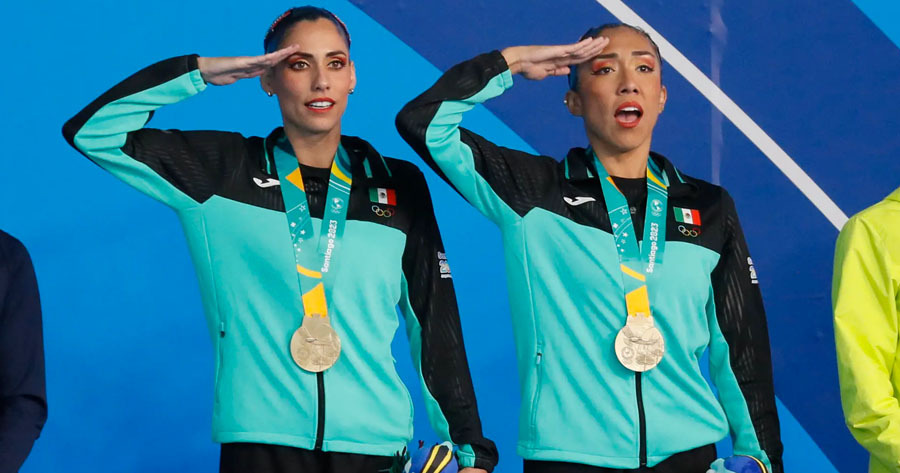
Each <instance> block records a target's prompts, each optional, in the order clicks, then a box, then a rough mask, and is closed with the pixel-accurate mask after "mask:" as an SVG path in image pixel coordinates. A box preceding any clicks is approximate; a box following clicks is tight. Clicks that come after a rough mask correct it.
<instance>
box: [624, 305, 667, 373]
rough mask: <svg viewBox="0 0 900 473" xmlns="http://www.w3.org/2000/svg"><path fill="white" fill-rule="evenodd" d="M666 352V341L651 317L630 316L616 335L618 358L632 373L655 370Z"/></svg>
mask: <svg viewBox="0 0 900 473" xmlns="http://www.w3.org/2000/svg"><path fill="white" fill-rule="evenodd" d="M665 352H666V343H665V340H663V336H662V333H661V332H660V331H659V329H658V328H656V326H655V325H654V324H653V319H652V318H650V317H645V316H644V315H637V316H629V317H628V322H626V324H625V327H623V328H622V330H620V331H619V334H618V335H616V356H617V357H618V358H619V362H621V363H622V365H624V366H625V367H626V368H628V369H630V370H631V371H635V372H638V373H643V372H644V371H648V370H651V369H653V368H655V367H656V365H658V364H659V362H660V361H661V360H662V357H663V354H665Z"/></svg>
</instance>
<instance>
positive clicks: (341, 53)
mask: <svg viewBox="0 0 900 473" xmlns="http://www.w3.org/2000/svg"><path fill="white" fill-rule="evenodd" d="M347 55H348V54H347V52H346V51H329V52H327V53H325V57H334V56H347ZM291 56H300V57H302V58H304V59H313V58H314V57H315V56H313V55H312V54H310V53H304V52H296V53H294V54H291Z"/></svg>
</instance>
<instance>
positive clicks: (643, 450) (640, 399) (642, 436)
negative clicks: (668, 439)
mask: <svg viewBox="0 0 900 473" xmlns="http://www.w3.org/2000/svg"><path fill="white" fill-rule="evenodd" d="M634 386H635V393H636V395H637V396H636V397H637V407H638V442H639V443H640V447H639V451H640V453H639V455H640V460H641V468H643V467H645V466H647V419H646V418H645V417H644V394H643V391H642V390H641V373H635V376H634Z"/></svg>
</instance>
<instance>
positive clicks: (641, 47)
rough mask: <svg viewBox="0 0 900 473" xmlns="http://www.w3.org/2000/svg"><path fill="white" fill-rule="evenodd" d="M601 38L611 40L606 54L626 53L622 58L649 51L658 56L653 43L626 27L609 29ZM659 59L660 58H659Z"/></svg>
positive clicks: (604, 49)
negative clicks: (637, 52) (634, 52)
mask: <svg viewBox="0 0 900 473" xmlns="http://www.w3.org/2000/svg"><path fill="white" fill-rule="evenodd" d="M599 36H604V37H606V38H609V44H608V45H607V46H606V47H605V48H603V51H604V52H608V53H612V52H617V53H624V54H620V56H621V57H625V56H630V55H631V52H632V51H649V52H650V53H652V54H653V55H654V56H656V49H655V48H654V47H653V43H651V42H650V40H649V39H647V37H646V36H644V35H643V34H641V33H638V32H637V31H634V30H632V29H631V28H628V27H625V26H619V27H615V28H607V29H605V30H603V31H601V32H600V34H599ZM657 59H659V58H657Z"/></svg>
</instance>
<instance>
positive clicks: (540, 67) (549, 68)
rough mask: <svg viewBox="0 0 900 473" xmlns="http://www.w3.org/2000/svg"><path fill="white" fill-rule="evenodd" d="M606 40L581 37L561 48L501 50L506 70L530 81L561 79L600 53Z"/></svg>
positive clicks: (607, 40)
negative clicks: (507, 68)
mask: <svg viewBox="0 0 900 473" xmlns="http://www.w3.org/2000/svg"><path fill="white" fill-rule="evenodd" d="M607 44H609V39H608V38H604V37H600V38H585V39H583V40H581V41H579V42H577V43H573V44H565V45H561V46H513V47H509V48H506V49H504V50H503V51H502V54H503V57H504V58H505V59H506V64H508V65H509V71H510V73H512V74H520V75H522V77H524V78H526V79H531V80H541V79H544V78H545V77H548V76H564V75H566V74H568V73H569V70H570V69H569V67H570V66H576V65H578V64H581V63H582V62H585V61H587V60H589V59H591V58H592V57H594V56H596V55H598V54H600V52H601V51H603V48H605V47H606V45H607Z"/></svg>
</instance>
